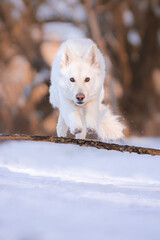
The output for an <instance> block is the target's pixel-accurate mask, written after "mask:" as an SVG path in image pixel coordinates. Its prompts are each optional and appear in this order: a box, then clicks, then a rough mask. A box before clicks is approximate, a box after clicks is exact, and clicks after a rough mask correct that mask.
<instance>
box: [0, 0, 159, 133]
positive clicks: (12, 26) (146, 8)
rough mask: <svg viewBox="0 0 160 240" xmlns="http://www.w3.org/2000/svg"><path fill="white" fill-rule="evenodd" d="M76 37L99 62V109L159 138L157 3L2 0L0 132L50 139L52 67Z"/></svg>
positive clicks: (132, 128) (52, 127)
mask: <svg viewBox="0 0 160 240" xmlns="http://www.w3.org/2000/svg"><path fill="white" fill-rule="evenodd" d="M81 37H89V38H92V39H93V40H94V41H96V42H97V44H98V46H99V48H100V49H101V51H102V52H103V54H104V56H105V59H106V69H107V75H106V81H105V86H106V95H105V102H106V103H108V102H110V103H111V105H112V108H113V109H114V110H115V111H116V112H118V111H119V112H120V113H121V114H122V115H123V116H124V118H125V122H126V125H127V126H128V129H129V131H130V133H131V134H138V135H154V136H158V135H160V4H159V1H158V0H121V1H120V0H119V1H118V0H107V1H103V0H97V1H96V0H81V1H80V0H66V1H65V0H62V1H56V0H45V1H42V0H34V1H31V0H1V2H0V73H1V77H0V132H1V133H25V134H40V135H51V134H55V127H56V122H57V111H55V110H54V111H53V109H52V107H51V105H50V104H49V101H48V86H49V78H50V65H51V63H52V61H53V57H54V54H55V53H56V51H57V49H58V47H59V46H60V43H61V42H62V41H64V40H66V39H68V38H81Z"/></svg>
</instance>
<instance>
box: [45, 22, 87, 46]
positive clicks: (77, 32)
mask: <svg viewBox="0 0 160 240" xmlns="http://www.w3.org/2000/svg"><path fill="white" fill-rule="evenodd" d="M43 32H44V40H55V39H56V38H57V40H61V41H65V40H67V39H70V38H84V37H85V34H84V32H83V31H82V30H81V29H80V28H78V27H76V26H74V25H73V24H72V23H67V22H65V23H62V22H50V23H45V24H43Z"/></svg>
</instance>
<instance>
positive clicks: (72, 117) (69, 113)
mask: <svg viewBox="0 0 160 240" xmlns="http://www.w3.org/2000/svg"><path fill="white" fill-rule="evenodd" d="M61 106H62V107H61V110H60V112H61V114H62V115H63V119H64V121H65V123H66V124H67V126H68V127H69V129H70V132H71V133H72V134H73V135H78V134H80V133H82V130H83V124H82V120H81V115H80V111H79V107H77V106H76V105H75V104H74V103H72V102H71V101H69V100H67V99H65V101H63V104H61Z"/></svg>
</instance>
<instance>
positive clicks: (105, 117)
mask: <svg viewBox="0 0 160 240" xmlns="http://www.w3.org/2000/svg"><path fill="white" fill-rule="evenodd" d="M124 128H125V127H124V125H123V124H122V123H121V122H120V121H119V116H116V115H113V113H112V111H111V110H110V108H109V106H107V107H106V106H105V105H103V104H101V109H100V118H99V126H98V137H99V138H100V139H102V140H104V141H108V140H116V139H122V138H124V134H123V130H124Z"/></svg>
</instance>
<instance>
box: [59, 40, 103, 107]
mask: <svg viewBox="0 0 160 240" xmlns="http://www.w3.org/2000/svg"><path fill="white" fill-rule="evenodd" d="M102 65H103V63H102V59H100V52H98V49H97V47H96V45H94V44H93V45H92V46H91V47H90V49H89V50H88V52H87V53H86V54H85V55H84V56H78V55H77V54H76V52H74V51H73V49H72V48H71V47H70V46H68V45H67V46H66V47H65V49H64V51H63V53H62V58H61V74H62V76H63V77H62V79H61V85H62V87H63V89H64V92H65V93H66V97H67V98H69V99H70V100H72V101H74V103H75V104H76V105H78V106H82V105H84V104H85V103H87V102H88V101H91V100H93V99H95V98H96V97H97V94H99V93H100V89H101V87H102V84H103V80H104V73H102V72H104V69H103V68H104V67H103V66H102Z"/></svg>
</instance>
